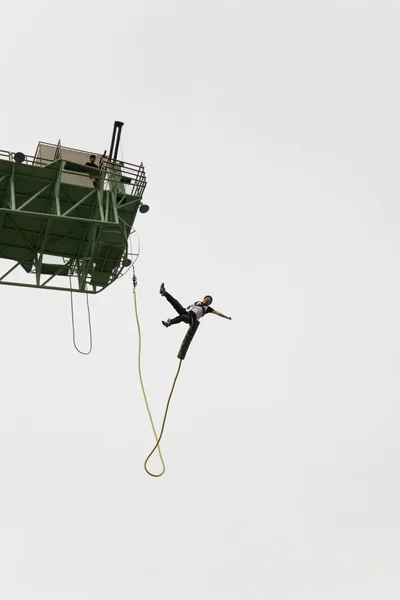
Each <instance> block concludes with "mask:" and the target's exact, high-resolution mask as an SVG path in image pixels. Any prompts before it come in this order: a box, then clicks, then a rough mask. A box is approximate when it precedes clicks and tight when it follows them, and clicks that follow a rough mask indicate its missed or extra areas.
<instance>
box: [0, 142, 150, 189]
mask: <svg viewBox="0 0 400 600" xmlns="http://www.w3.org/2000/svg"><path fill="white" fill-rule="evenodd" d="M41 144H43V145H44V146H46V147H50V148H52V147H53V148H54V158H52V159H49V158H44V157H43V156H40V154H39V150H40V147H41ZM63 150H69V151H73V152H76V153H79V154H81V155H82V156H85V157H88V156H90V155H91V154H95V153H94V152H86V151H84V150H77V149H75V148H68V147H66V146H61V147H60V146H59V144H49V143H47V142H39V144H38V147H37V149H36V153H35V156H29V155H25V158H24V161H23V163H24V164H27V165H31V166H34V167H46V166H48V165H50V164H52V163H54V162H55V161H56V160H59V159H63V156H62V153H63ZM16 154H17V153H16V152H9V151H7V150H0V160H8V161H11V162H14V161H15V155H16ZM95 156H99V157H100V164H99V167H98V169H97V170H98V175H97V174H96V175H95V172H96V171H95V168H94V169H93V171H92V173H90V174H89V173H85V172H82V171H81V170H80V169H79V170H76V171H74V169H73V162H74V161H70V160H68V161H67V162H70V163H72V164H70V167H69V168H68V169H63V172H65V173H69V174H76V175H79V176H81V177H87V178H89V179H98V180H102V179H103V180H104V182H105V186H106V187H107V188H111V187H112V186H113V185H114V186H118V187H119V188H120V191H121V193H126V194H128V195H130V196H136V197H139V198H142V196H143V193H144V190H145V188H146V185H147V181H146V174H145V170H144V166H143V163H141V164H140V165H135V164H132V163H128V162H125V161H120V160H116V161H113V160H111V159H110V158H109V157H108V156H107V155H106V154H103V155H102V156H100V155H99V154H95ZM64 160H65V159H64ZM76 164H79V165H81V166H85V163H84V162H82V163H81V162H76ZM121 188H122V189H121Z"/></svg>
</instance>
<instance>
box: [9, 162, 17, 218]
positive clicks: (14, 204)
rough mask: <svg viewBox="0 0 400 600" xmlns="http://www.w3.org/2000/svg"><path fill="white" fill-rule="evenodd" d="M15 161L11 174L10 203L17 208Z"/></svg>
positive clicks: (14, 208) (13, 207)
mask: <svg viewBox="0 0 400 600" xmlns="http://www.w3.org/2000/svg"><path fill="white" fill-rule="evenodd" d="M14 173H15V163H13V166H12V169H11V175H10V203H11V208H12V210H16V208H17V204H16V202H15V183H14Z"/></svg>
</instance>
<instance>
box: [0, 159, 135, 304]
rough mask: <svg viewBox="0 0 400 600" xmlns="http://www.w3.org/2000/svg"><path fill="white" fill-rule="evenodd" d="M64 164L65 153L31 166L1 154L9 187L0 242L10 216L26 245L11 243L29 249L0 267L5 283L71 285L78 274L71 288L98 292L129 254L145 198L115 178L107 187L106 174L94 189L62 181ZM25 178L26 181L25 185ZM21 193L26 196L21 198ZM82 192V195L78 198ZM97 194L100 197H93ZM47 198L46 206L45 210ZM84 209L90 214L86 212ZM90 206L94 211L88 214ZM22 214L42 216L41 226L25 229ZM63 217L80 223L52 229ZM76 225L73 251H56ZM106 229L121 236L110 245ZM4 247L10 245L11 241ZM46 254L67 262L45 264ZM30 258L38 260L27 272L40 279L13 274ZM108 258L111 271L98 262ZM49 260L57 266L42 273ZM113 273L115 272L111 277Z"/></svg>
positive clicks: (0, 213) (2, 180) (0, 200)
mask: <svg viewBox="0 0 400 600" xmlns="http://www.w3.org/2000/svg"><path fill="white" fill-rule="evenodd" d="M64 167H65V161H64V160H62V159H57V160H56V161H54V162H53V163H51V164H50V165H47V166H46V167H41V166H27V165H21V164H16V163H15V162H14V163H11V162H9V161H5V160H0V186H1V187H4V186H5V190H4V189H3V191H1V190H0V248H2V230H3V228H4V226H5V222H7V225H8V227H7V235H8V237H10V235H11V233H10V232H14V233H15V235H16V236H17V237H18V239H19V240H21V246H18V245H17V244H14V245H12V246H10V247H12V248H13V252H17V251H18V252H19V251H20V250H21V249H25V250H26V251H27V255H26V257H24V256H22V257H19V260H16V262H15V263H14V264H13V266H11V267H10V268H9V269H8V270H6V271H5V272H4V273H2V274H1V273H0V285H11V286H20V287H33V288H34V287H35V288H41V289H50V290H59V291H70V290H71V287H70V282H71V281H74V280H77V283H78V285H77V287H73V288H72V291H73V292H85V293H90V294H96V293H99V292H101V291H102V290H104V289H105V288H106V287H108V286H109V285H110V284H111V283H113V282H114V281H115V280H116V279H117V278H118V277H119V276H120V274H121V272H122V270H123V268H124V259H125V258H126V257H127V254H128V249H127V241H128V237H129V234H130V231H131V228H132V225H133V222H134V220H135V217H136V213H137V210H138V208H139V206H140V203H141V197H138V196H131V195H128V194H121V193H120V192H118V186H117V185H113V183H112V181H111V183H110V184H109V189H108V190H106V189H104V188H105V176H104V174H103V175H102V177H101V178H100V179H99V180H98V183H97V187H95V188H94V189H92V190H89V191H88V188H82V187H79V186H73V185H71V184H63V183H62V174H63V172H64ZM32 169H34V171H32ZM21 181H24V184H23V185H22V184H21ZM39 182H41V183H40V188H39V189H37V190H36V189H35V191H34V192H33V193H26V192H27V190H29V188H32V189H34V188H35V185H36V187H37V184H38V183H39ZM42 183H43V184H44V185H42ZM34 184H35V185H34ZM70 192H73V194H74V195H75V200H74V199H71V197H70V196H69V193H70ZM1 194H3V197H1ZM25 196H27V197H25ZM21 197H23V200H22V201H21V200H20V199H21ZM78 197H79V199H77V200H76V198H78ZM94 199H95V201H93V200H94ZM35 203H36V205H35ZM37 203H39V205H40V206H41V207H42V208H41V209H38V208H37ZM43 204H44V205H45V210H43ZM65 204H67V207H65ZM79 209H82V210H81V211H80V210H79ZM83 209H84V211H85V213H84V214H85V216H83V214H82V212H83ZM88 211H89V215H87V212H88ZM20 218H24V219H25V218H28V220H29V223H32V222H33V221H32V220H39V221H40V229H39V231H38V232H37V231H34V230H29V231H25V232H24V231H23V230H22V228H21V226H20V225H19V224H18V223H17V222H16V221H17V219H20ZM25 222H26V221H25ZM35 222H37V221H35ZM62 223H68V224H69V225H71V226H73V224H76V225H77V227H76V228H73V229H71V230H68V233H67V234H66V235H64V236H61V235H60V234H59V233H57V234H55V233H54V231H53V232H52V228H53V230H54V226H55V224H62ZM76 231H78V234H79V235H81V237H78V238H73V242H70V243H71V245H72V247H73V245H74V244H75V246H76V250H75V252H74V253H73V255H72V256H71V255H67V256H64V254H65V253H60V252H56V251H52V248H54V246H55V245H57V244H60V243H61V242H65V243H66V242H68V241H69V239H70V236H71V235H72V233H75V232H76ZM103 232H105V233H106V234H107V233H108V234H110V232H111V233H112V232H114V235H116V236H117V237H118V235H119V236H120V239H121V241H119V242H118V244H114V246H113V245H110V244H109V245H108V246H107V243H105V242H102V241H101V236H102V233H103ZM28 234H29V235H30V236H31V237H32V236H33V235H35V236H36V237H37V239H38V240H40V244H36V245H32V243H31V242H30V240H29V239H28V238H29V235H28ZM49 236H52V237H54V238H55V240H53V241H52V242H51V243H48V240H49ZM15 239H16V238H15ZM13 241H14V238H13ZM5 247H6V248H8V246H5ZM111 254H114V255H115V256H114V258H110V255H111ZM45 255H54V256H56V257H58V259H60V258H61V259H62V260H63V262H62V263H61V264H59V268H55V267H56V265H53V264H52V265H49V264H47V265H44V262H43V260H44V256H45ZM32 257H33V258H32ZM0 258H6V259H9V260H15V258H14V259H11V258H9V257H8V256H7V253H3V252H0ZM29 261H33V262H32V269H33V271H32V273H31V271H27V272H28V274H32V275H34V277H35V283H29V282H27V281H21V280H19V281H15V280H11V279H8V277H9V276H10V275H11V274H12V273H14V272H15V271H16V270H17V268H18V267H19V266H22V267H24V268H25V269H26V270H27V268H29ZM24 263H28V266H27V267H25V266H24ZM106 263H107V265H108V271H105V272H104V271H101V270H97V271H96V269H98V266H97V265H98V264H102V265H103V266H104V264H106ZM110 265H111V267H110ZM45 266H46V267H47V268H49V267H52V268H53V267H54V272H53V273H49V272H47V277H46V278H44V275H45V273H43V271H44V267H45ZM66 273H68V277H65V275H66ZM96 273H97V276H98V277H99V276H101V275H103V276H105V280H104V281H103V282H102V283H92V282H91V281H90V280H89V277H90V276H91V277H92V280H93V277H94V276H96ZM108 274H109V275H110V277H109V280H108V281H106V279H107V275H108ZM59 275H62V277H63V278H64V280H65V281H66V282H67V283H66V284H65V285H64V284H63V285H61V284H60V285H58V284H57V285H54V283H55V281H54V280H55V278H57V277H58V276H59ZM43 279H44V281H43ZM57 283H58V282H57Z"/></svg>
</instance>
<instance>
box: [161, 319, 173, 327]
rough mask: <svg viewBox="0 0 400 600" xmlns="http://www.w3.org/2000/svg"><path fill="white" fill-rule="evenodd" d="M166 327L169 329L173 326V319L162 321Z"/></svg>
mask: <svg viewBox="0 0 400 600" xmlns="http://www.w3.org/2000/svg"><path fill="white" fill-rule="evenodd" d="M161 323H162V324H163V325H164V327H169V326H170V325H171V319H167V320H166V321H161Z"/></svg>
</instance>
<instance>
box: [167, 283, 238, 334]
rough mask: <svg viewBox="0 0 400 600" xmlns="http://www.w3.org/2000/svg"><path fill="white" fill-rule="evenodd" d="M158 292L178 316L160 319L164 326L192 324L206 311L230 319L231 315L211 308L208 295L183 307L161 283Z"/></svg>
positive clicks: (210, 298)
mask: <svg viewBox="0 0 400 600" xmlns="http://www.w3.org/2000/svg"><path fill="white" fill-rule="evenodd" d="M160 294H161V296H164V298H165V299H166V300H168V302H169V303H170V304H171V306H172V307H173V308H174V309H175V310H176V312H177V313H178V316H177V317H175V318H173V319H167V320H166V321H161V322H162V324H163V325H164V327H170V325H176V324H177V323H186V324H187V325H191V326H192V325H194V324H195V323H196V322H198V321H199V319H201V318H202V317H204V315H206V314H208V313H213V314H214V315H218V317H222V318H223V319H228V320H229V321H231V320H232V318H231V317H227V316H226V315H224V314H222V313H220V312H218V311H217V310H215V309H214V308H211V306H210V304H211V303H212V301H213V299H212V296H210V295H207V296H204V298H203V300H202V301H197V302H195V303H194V304H191V305H190V306H188V307H187V308H184V307H183V306H182V304H181V303H180V302H178V300H176V299H175V298H174V297H173V296H171V294H169V293H168V292H167V290H166V289H165V286H164V284H163V283H162V284H161V286H160Z"/></svg>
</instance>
